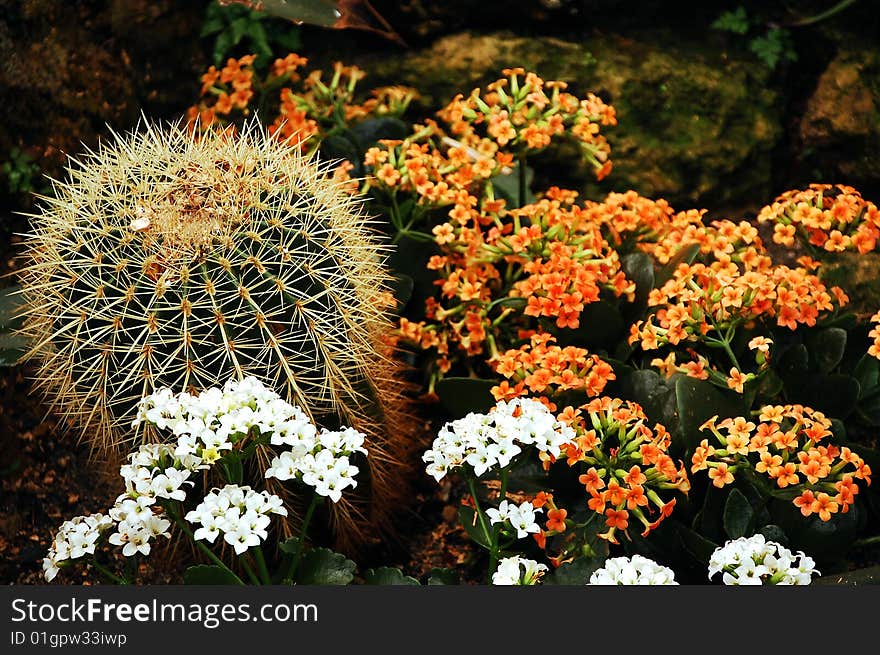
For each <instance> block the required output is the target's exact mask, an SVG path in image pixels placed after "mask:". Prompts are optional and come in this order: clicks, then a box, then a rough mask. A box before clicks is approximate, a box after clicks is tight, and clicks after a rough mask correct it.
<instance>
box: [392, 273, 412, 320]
mask: <svg viewBox="0 0 880 655" xmlns="http://www.w3.org/2000/svg"><path fill="white" fill-rule="evenodd" d="M414 286H415V282H414V281H413V279H412V278H411V277H410V276H409V275H404V274H403V273H398V274H397V275H395V276H394V282H393V283H392V284H391V292H392V293H393V294H394V298H395V300H397V313H398V314H399V313H401V312H402V311H403V309H404V308H405V307H406V304H407V303H408V302H409V299H410V298H412V294H413V287H414Z"/></svg>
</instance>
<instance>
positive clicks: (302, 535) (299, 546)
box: [284, 493, 321, 580]
mask: <svg viewBox="0 0 880 655" xmlns="http://www.w3.org/2000/svg"><path fill="white" fill-rule="evenodd" d="M320 500H321V497H320V496H319V495H318V494H317V493H315V494H312V502H311V503H309V508H308V509H307V510H306V515H305V518H303V522H302V528H301V529H300V532H299V539H298V540H297V542H296V551H295V552H294V553H293V559H292V560H291V562H290V566H289V567H288V568H287V575H286V576H284V577H285V579H287V580H293V576H294V574H295V573H296V569H297V567H298V566H299V561H300V559H301V558H302V551H303V545H304V543H305V540H306V533H307V532H308V529H309V522H310V521H311V520H312V515H313V514H314V513H315V508H317V507H318V503H319V502H320Z"/></svg>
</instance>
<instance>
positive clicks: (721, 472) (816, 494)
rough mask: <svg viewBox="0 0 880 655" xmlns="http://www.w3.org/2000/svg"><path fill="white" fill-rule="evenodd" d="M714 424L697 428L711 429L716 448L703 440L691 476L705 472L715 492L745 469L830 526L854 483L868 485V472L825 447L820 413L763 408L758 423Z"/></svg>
mask: <svg viewBox="0 0 880 655" xmlns="http://www.w3.org/2000/svg"><path fill="white" fill-rule="evenodd" d="M717 419H718V417H717V416H714V417H712V418H711V419H709V420H708V421H707V422H706V423H704V424H703V426H702V427H701V429H702V430H710V431H711V432H712V434H713V435H714V436H715V440H716V441H717V443H718V444H720V446H721V447H720V448H716V447H715V446H713V445H711V444H710V443H709V440H708V439H703V440H702V441H701V442H700V445H699V446H698V447H697V448H696V450H695V452H694V454H693V457H692V458H691V464H692V466H691V472H692V473H696V472H697V471H704V470H706V471H708V475H709V478H710V479H711V480H712V484H713V485H714V486H716V487H718V488H721V487H724V486H725V485H728V484H731V483H733V481H734V479H735V478H734V473H736V472H737V471H741V470H742V469H749V470H752V471H755V472H756V473H760V474H762V475H765V476H767V477H768V478H770V479H771V480H773V481H774V482H775V483H776V486H777V487H778V488H779V489H790V490H791V493H792V497H793V501H792V502H793V503H794V505H795V506H796V507H798V508H799V509H800V510H801V514H803V515H804V516H810V515H811V514H817V515H818V516H819V518H820V519H821V520H823V521H829V520H830V519H831V515H832V514H835V513H837V512H847V511H849V507H850V505H852V504H853V502H855V496H856V495H857V494H858V493H859V488H858V486H857V484H856V482H855V481H856V480H863V481H864V482H865V483H866V484H868V485H870V484H871V468H870V467H869V466H868V465H867V464H866V463H865V462H864V460H863V459H862V458H861V457H859V456H858V455H857V454H855V453H854V452H852V450H850V449H849V448H847V447H845V446H844V447H842V448H838V447H837V446H835V445H834V444H832V443H829V442H828V440H827V437H830V436H832V434H831V430H830V428H831V421H830V420H828V419H827V418H826V417H825V415H824V414H822V413H821V412H818V411H816V410H813V409H810V408H809V407H804V406H802V405H766V406H765V407H763V408H761V410H760V412H759V413H758V421H759V423H757V424H755V423H754V422H752V421H749V420H747V419H745V418H743V417H741V416H738V417H736V418H732V419H731V418H728V419H724V420H723V421H720V422H718V421H717ZM722 430H723V431H724V434H722V432H721V431H722Z"/></svg>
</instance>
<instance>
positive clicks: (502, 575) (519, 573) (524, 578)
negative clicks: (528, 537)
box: [492, 555, 547, 585]
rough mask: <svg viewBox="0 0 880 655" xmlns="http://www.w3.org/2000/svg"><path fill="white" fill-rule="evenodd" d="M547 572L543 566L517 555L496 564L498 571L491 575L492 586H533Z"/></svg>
mask: <svg viewBox="0 0 880 655" xmlns="http://www.w3.org/2000/svg"><path fill="white" fill-rule="evenodd" d="M546 570H547V566H546V565H545V564H539V563H538V562H536V561H535V560H531V559H526V558H524V557H520V556H519V555H514V556H513V557H505V558H503V559H501V560H500V561H499V562H498V569H497V570H496V571H495V573H493V574H492V584H493V585H534V584H537V583H538V581H539V580H540V578H541V576H542V575H543V574H544V572H545V571H546Z"/></svg>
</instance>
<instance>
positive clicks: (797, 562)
mask: <svg viewBox="0 0 880 655" xmlns="http://www.w3.org/2000/svg"><path fill="white" fill-rule="evenodd" d="M718 573H722V576H721V580H722V582H723V583H724V584H726V585H765V584H772V585H776V584H778V585H808V584H810V581H811V580H812V576H813V575H819V571H817V570H816V563H815V562H814V561H813V559H812V558H811V557H808V556H807V555H805V554H804V553H803V551H798V553H797V555H795V554H794V553H792V552H791V551H790V550H789V549H788V548H786V547H785V546H782V545H781V544H778V543H776V542H775V541H767V540H766V539H765V538H764V535H762V534H756V535H755V536H753V537H748V538H747V537H740V538H739V539H734V540H733V541H728V542H727V543H725V544H724V545H723V546H721V547H719V548H717V549H716V550H715V552H714V553H712V556H711V557H710V558H709V578H710V579H711V578H712V576H714V575H716V574H718Z"/></svg>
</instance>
